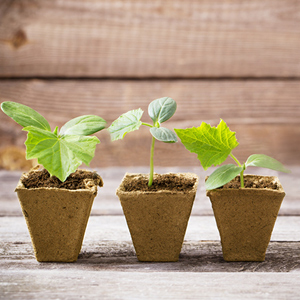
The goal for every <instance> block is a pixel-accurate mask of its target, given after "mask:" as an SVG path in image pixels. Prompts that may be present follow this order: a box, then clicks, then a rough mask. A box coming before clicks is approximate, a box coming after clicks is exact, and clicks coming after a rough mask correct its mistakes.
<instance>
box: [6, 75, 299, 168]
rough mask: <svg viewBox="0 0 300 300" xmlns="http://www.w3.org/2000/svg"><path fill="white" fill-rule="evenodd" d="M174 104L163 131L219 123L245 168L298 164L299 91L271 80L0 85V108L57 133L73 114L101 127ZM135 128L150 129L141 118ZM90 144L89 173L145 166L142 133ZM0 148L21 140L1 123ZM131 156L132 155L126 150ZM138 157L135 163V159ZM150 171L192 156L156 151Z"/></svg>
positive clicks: (176, 149) (162, 147)
mask: <svg viewBox="0 0 300 300" xmlns="http://www.w3.org/2000/svg"><path fill="white" fill-rule="evenodd" d="M166 95H168V96H171V97H173V98H174V99H175V100H176V101H177V102H178V109H177V112H176V114H175V115H174V117H173V118H172V119H171V120H170V121H169V122H167V123H166V127H169V128H186V127H192V126H199V125H200V123H201V121H207V122H210V123H211V124H213V125H217V124H218V122H219V118H222V119H224V120H225V121H227V123H228V125H229V126H230V128H232V130H234V131H236V132H237V138H238V141H239V142H240V146H239V147H238V148H237V149H236V150H234V153H235V154H236V155H237V157H239V158H240V159H241V160H245V159H246V158H247V157H248V156H249V155H251V154H253V153H264V154H267V155H270V156H274V157H275V158H277V159H278V160H280V161H282V162H283V163H285V164H299V161H300V151H299V149H298V148H299V144H300V126H299V123H300V101H299V95H300V84H299V80H294V81H285V80H278V81H271V80H262V81H257V80H246V81H243V80H224V81H218V80H207V81H206V80H204V81H203V80H162V81H160V80H139V81H134V80H63V81H61V80H50V81H44V80H17V81H14V80H3V81H0V101H1V102H2V101H7V100H10V101H17V102H20V103H23V104H25V105H29V106H30V107H32V108H34V109H36V110H37V111H39V112H40V113H41V114H43V115H44V116H45V117H46V118H47V119H49V120H50V123H51V126H52V127H53V126H55V125H58V126H62V125H63V124H64V123H65V122H66V121H67V120H69V119H70V118H72V117H76V116H78V115H81V114H98V115H100V116H102V117H103V118H105V119H106V120H107V121H108V125H110V124H111V122H112V121H113V120H114V119H116V118H117V117H118V116H119V115H120V114H122V113H124V112H126V111H128V110H131V109H136V108H139V107H140V108H142V109H143V110H144V111H147V106H148V104H149V102H150V101H151V100H153V99H156V98H159V97H162V96H166ZM143 120H145V121H148V122H150V121H151V120H150V118H149V117H148V116H147V113H145V116H144V117H143ZM97 136H98V137H99V138H100V139H101V141H102V143H101V145H99V147H97V152H96V157H95V159H94V160H93V162H92V166H94V167H108V166H138V165H140V166H143V165H146V164H148V161H149V148H150V143H151V139H150V138H149V132H148V129H147V128H141V129H140V130H139V131H136V132H134V133H131V134H128V135H127V136H126V137H125V139H124V140H122V141H117V142H114V143H111V142H110V137H109V134H108V132H107V131H102V132H100V133H99V134H97ZM0 138H1V146H8V145H12V144H13V145H17V146H22V145H23V143H24V141H25V139H26V133H25V132H22V131H21V130H20V126H19V125H17V124H15V122H14V121H12V120H11V119H9V118H8V117H6V116H5V115H3V114H2V115H1V117H0ZM133 149H134V150H133ZM137 151H138V155H137ZM155 164H156V165H157V166H172V165H173V166H174V165H177V166H195V165H198V161H197V159H196V155H193V154H190V153H189V152H188V151H187V150H186V149H185V148H184V147H183V145H181V144H180V143H177V144H173V145H169V144H164V143H157V144H156V152H155Z"/></svg>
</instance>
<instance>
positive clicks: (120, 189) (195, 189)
mask: <svg viewBox="0 0 300 300" xmlns="http://www.w3.org/2000/svg"><path fill="white" fill-rule="evenodd" d="M168 174H172V175H174V174H175V175H176V176H178V175H183V176H185V177H189V178H195V179H196V181H195V183H194V186H193V188H192V189H191V190H189V191H169V190H159V191H136V190H133V191H130V192H127V191H124V189H123V182H124V180H125V179H126V178H127V177H128V176H130V177H136V176H144V177H148V176H149V174H148V173H147V174H146V173H127V172H126V173H125V175H124V177H123V179H122V181H121V183H120V185H119V187H118V188H117V191H116V194H117V195H118V196H119V195H130V194H144V195H145V194H147V195H151V194H190V193H196V191H197V188H198V184H199V177H198V175H197V174H195V173H190V172H187V173H174V172H169V173H163V174H160V175H168ZM155 175H158V173H154V176H155Z"/></svg>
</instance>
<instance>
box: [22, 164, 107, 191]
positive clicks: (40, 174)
mask: <svg viewBox="0 0 300 300" xmlns="http://www.w3.org/2000/svg"><path fill="white" fill-rule="evenodd" d="M85 179H92V180H93V181H94V183H95V185H96V186H98V185H99V186H102V185H103V182H102V179H101V177H100V176H99V175H98V174H97V173H96V172H89V171H86V170H76V172H74V173H72V174H71V175H70V176H69V177H68V178H67V179H66V181H64V182H61V181H60V180H59V179H58V178H57V177H55V176H50V174H49V173H48V171H47V170H45V169H42V170H38V171H36V170H33V171H30V172H28V173H27V174H26V175H25V176H24V178H23V180H22V183H23V185H24V187H25V188H27V189H30V188H39V187H55V188H63V189H68V190H77V189H85V188H86V185H85V181H86V180H85Z"/></svg>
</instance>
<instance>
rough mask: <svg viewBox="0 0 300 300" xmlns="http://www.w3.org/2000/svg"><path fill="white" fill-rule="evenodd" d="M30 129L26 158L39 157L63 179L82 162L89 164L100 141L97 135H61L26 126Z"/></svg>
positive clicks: (45, 166)
mask: <svg viewBox="0 0 300 300" xmlns="http://www.w3.org/2000/svg"><path fill="white" fill-rule="evenodd" d="M23 130H25V131H28V135H27V140H26V142H25V145H26V158H27V159H32V158H37V159H38V163H39V164H42V165H43V166H44V168H45V169H47V170H48V172H49V173H50V174H51V175H54V176H56V177H58V178H59V179H60V180H61V181H65V180H66V178H67V177H68V176H69V175H70V174H71V173H73V172H75V171H76V169H77V167H79V166H80V165H81V164H82V162H84V163H85V164H86V165H89V163H90V161H91V160H92V158H93V157H94V153H95V149H96V144H98V143H100V141H99V140H98V139H97V138H96V137H95V136H93V137H90V136H76V135H66V136H62V137H59V136H57V135H56V134H55V133H52V132H49V131H46V130H43V129H40V128H36V127H33V126H29V127H25V128H24V129H23Z"/></svg>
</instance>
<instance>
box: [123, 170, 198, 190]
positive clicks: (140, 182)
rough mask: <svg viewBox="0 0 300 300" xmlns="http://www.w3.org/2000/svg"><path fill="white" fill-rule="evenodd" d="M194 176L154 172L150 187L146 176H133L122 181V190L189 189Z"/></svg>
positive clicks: (191, 187) (194, 179) (192, 185)
mask: <svg viewBox="0 0 300 300" xmlns="http://www.w3.org/2000/svg"><path fill="white" fill-rule="evenodd" d="M195 182H196V178H186V177H184V176H178V175H175V174H162V175H160V174H156V175H155V176H154V179H153V183H152V186H151V187H148V178H146V177H142V178H141V177H140V178H133V179H132V180H130V181H129V180H128V181H127V182H124V190H125V191H126V192H131V191H145V192H147V191H149V192H153V191H161V190H167V191H190V190H192V189H193V187H194V184H195Z"/></svg>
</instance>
